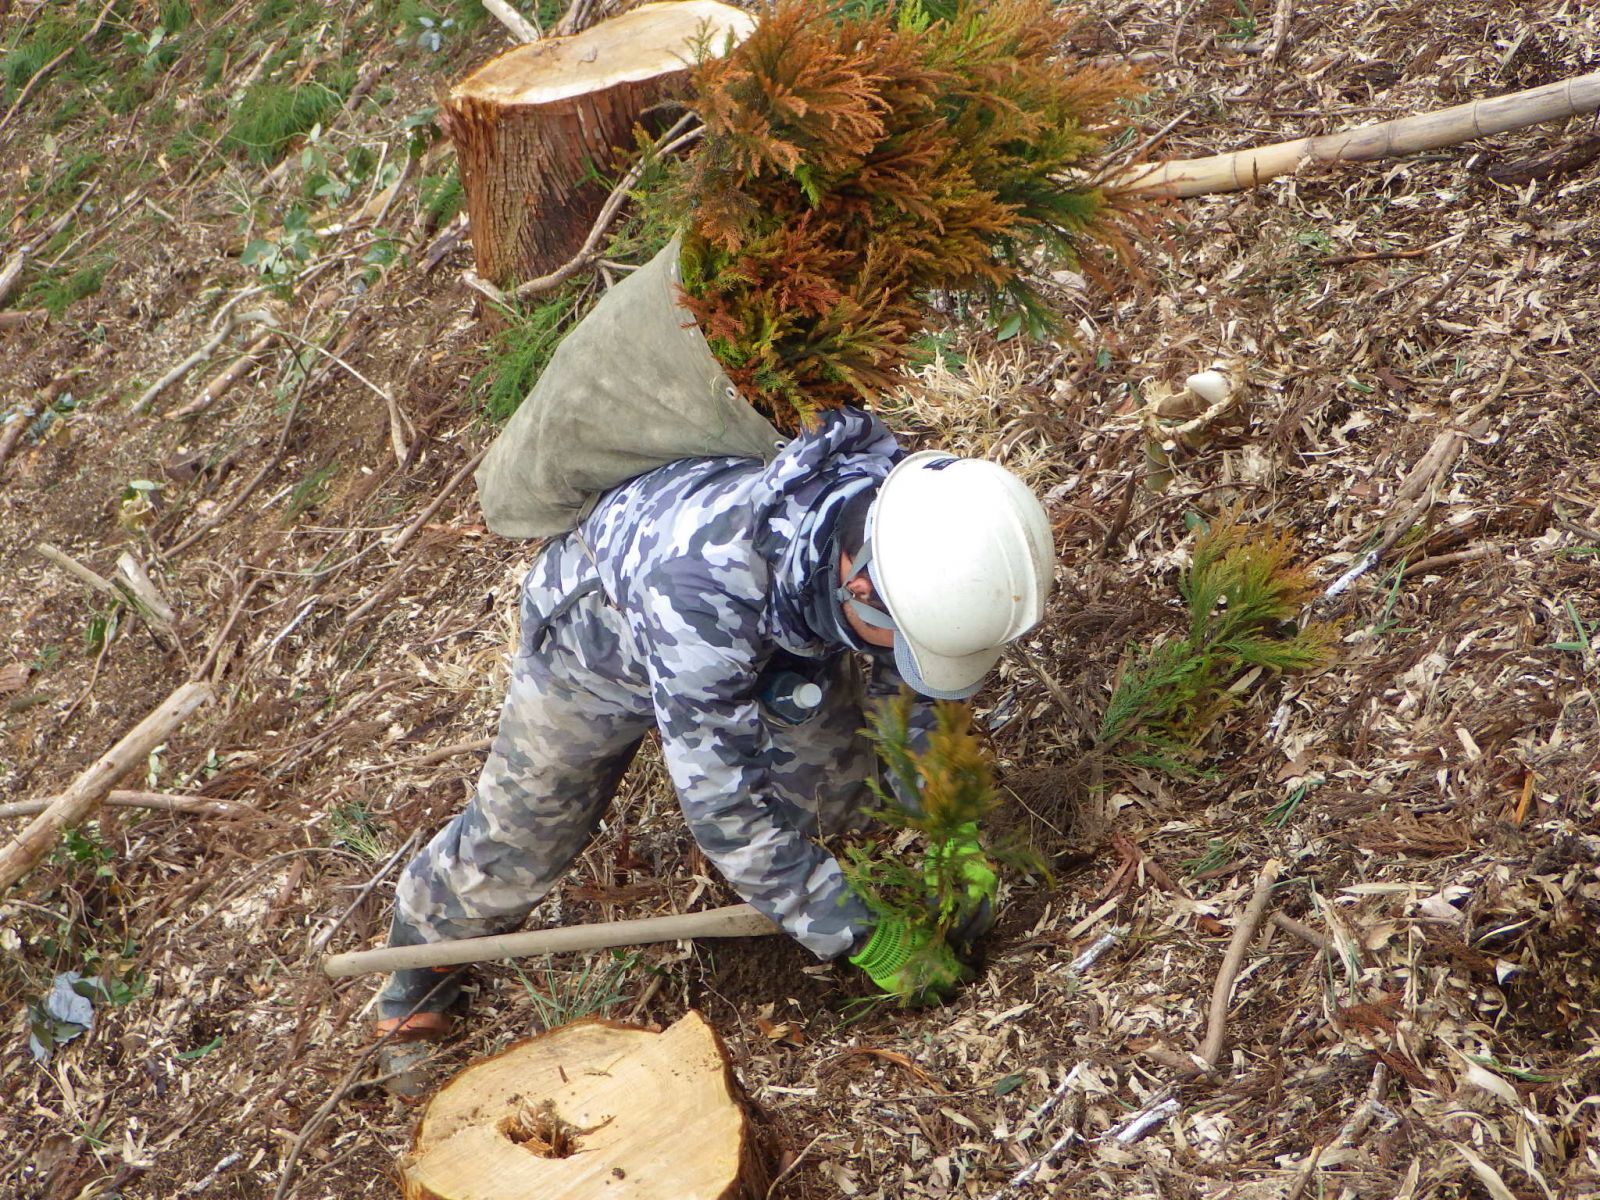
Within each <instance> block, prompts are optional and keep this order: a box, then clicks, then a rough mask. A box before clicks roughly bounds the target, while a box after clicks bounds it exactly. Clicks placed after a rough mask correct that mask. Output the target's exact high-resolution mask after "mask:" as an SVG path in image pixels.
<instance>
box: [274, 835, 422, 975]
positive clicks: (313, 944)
mask: <svg viewBox="0 0 1600 1200" xmlns="http://www.w3.org/2000/svg"><path fill="white" fill-rule="evenodd" d="M420 836H421V832H420V831H419V830H415V829H413V830H412V831H411V836H410V837H408V838H406V840H405V842H404V843H402V845H401V846H400V849H398V850H396V851H395V852H394V853H393V854H391V855H390V856H389V858H388V861H387V862H385V863H384V864H383V866H381V867H379V868H378V871H377V874H375V875H374V876H373V877H372V878H371V879H369V880H367V882H366V883H365V884H363V885H362V888H361V890H360V891H359V892H357V893H356V898H355V899H354V900H352V901H350V904H349V906H348V907H347V908H346V909H345V910H344V912H342V913H340V914H339V918H338V920H336V921H334V923H333V924H332V925H330V926H328V928H327V929H326V930H324V931H323V932H322V933H319V934H317V935H315V936H314V937H313V938H312V939H311V941H310V943H309V944H308V945H307V946H306V953H307V954H321V953H322V952H323V951H324V950H326V949H327V948H328V943H329V942H331V941H333V935H334V934H336V933H338V932H339V930H340V929H342V928H344V923H345V922H346V921H348V920H349V919H350V914H351V913H353V912H355V911H356V909H358V908H360V907H361V902H362V901H363V900H365V899H366V898H367V897H368V896H370V895H371V894H372V889H373V888H375V887H377V886H378V884H380V883H382V882H383V880H384V879H386V878H387V877H388V875H389V872H390V871H392V870H394V869H395V867H396V865H398V864H399V863H400V862H402V861H403V860H404V859H405V856H406V854H407V853H408V852H409V851H410V850H411V849H412V848H413V847H414V846H416V844H417V838H418V837H420ZM302 861H303V860H302Z"/></svg>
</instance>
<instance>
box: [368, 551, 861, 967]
mask: <svg viewBox="0 0 1600 1200" xmlns="http://www.w3.org/2000/svg"><path fill="white" fill-rule="evenodd" d="M564 549H565V547H563V546H562V545H561V544H559V543H558V544H557V545H555V546H552V547H551V548H550V550H549V551H547V553H546V554H545V555H544V556H542V559H541V562H540V563H536V564H535V566H534V568H533V570H532V571H530V572H529V575H528V578H527V581H526V582H525V583H524V585H523V595H522V605H521V618H522V632H521V638H520V645H519V647H518V652H517V654H516V656H515V658H514V659H513V661H512V666H511V679H510V683H509V685H508V688H507V691H506V699H505V704H504V707H503V708H502V709H501V713H500V727H499V732H498V734H497V736H496V737H495V740H494V745H493V748H492V749H491V751H490V754H489V758H488V761H487V762H486V763H485V764H484V768H483V773H482V775H481V776H480V777H479V780H478V789H477V794H476V796H475V797H474V798H473V800H472V801H471V802H470V803H469V804H468V805H467V807H466V808H465V809H464V810H463V811H462V812H461V813H460V814H459V815H458V816H457V817H456V818H455V819H454V820H453V821H451V822H450V824H449V825H447V826H446V827H445V828H444V829H442V830H441V831H440V832H439V834H438V835H437V836H436V837H435V838H434V839H433V841H432V842H430V843H429V844H428V846H427V847H426V848H425V849H424V850H423V851H422V852H421V854H419V855H418V856H417V858H416V859H414V860H413V861H412V862H411V864H410V865H409V866H408V867H407V868H406V871H405V874H404V875H403V876H402V878H401V881H400V885H399V887H398V889H397V892H396V896H395V922H394V929H393V932H392V933H391V938H390V940H391V942H395V943H397V944H398V943H416V942H423V941H428V942H432V941H439V940H443V939H450V938H467V937H480V936H484V935H487V934H493V933H505V932H509V931H511V930H513V929H516V928H518V927H519V926H520V925H521V924H522V923H523V921H524V920H526V918H527V916H528V914H529V913H530V912H531V911H532V910H533V908H534V907H535V905H537V904H538V902H539V901H540V900H541V899H542V898H543V897H544V896H545V895H546V894H547V893H548V892H549V891H550V890H551V889H552V888H553V887H554V886H555V885H556V883H557V882H558V881H559V880H560V879H561V877H562V876H563V875H564V874H566V872H567V870H568V868H569V867H570V866H571V864H572V862H573V860H574V859H575V858H576V857H577V856H578V854H579V853H580V852H581V851H582V850H583V848H584V846H585V845H587V843H588V842H589V840H590V838H591V837H592V836H593V835H594V833H595V830H596V828H597V826H598V824H599V822H600V819H601V817H602V815H603V814H604V812H605V810H606V807H607V805H608V803H609V802H610V800H611V798H612V796H613V795H614V794H615V792H616V790H617V787H618V785H619V784H620V783H621V781H622V777H623V774H624V772H626V771H627V769H628V765H629V763H630V762H632V760H633V757H634V753H635V751H637V750H638V748H639V744H640V742H641V741H642V739H643V738H644V736H645V735H646V733H648V732H649V731H650V729H652V728H653V727H654V725H655V713H654V708H653V706H652V703H651V698H650V683H649V680H648V677H647V672H646V669H645V661H644V659H643V657H642V656H641V654H640V653H639V652H638V650H637V648H636V647H635V645H634V642H633V639H632V637H631V635H630V632H629V630H628V627H627V624H626V621H625V619H624V617H623V615H622V613H620V612H619V611H618V610H617V609H616V608H614V607H612V606H611V605H610V604H609V603H608V602H607V601H606V599H605V597H604V595H603V594H602V593H601V592H600V591H598V590H594V591H589V592H587V593H586V594H575V589H574V587H573V579H574V572H573V570H572V564H571V562H568V563H567V564H566V565H565V569H562V567H561V565H560V564H559V563H554V564H553V563H551V562H549V561H546V560H549V559H550V558H551V556H552V554H554V555H556V556H558V557H559V556H560V555H561V554H562V552H563V550H564ZM576 591H577V592H579V593H581V591H582V589H581V586H580V587H579V588H578V589H576ZM546 614H556V615H554V616H547V615H546ZM817 682H819V683H821V684H822V686H823V692H824V698H823V702H822V706H821V709H820V711H819V712H818V713H817V714H815V715H814V716H812V717H811V718H810V719H809V720H808V721H806V722H805V723H803V724H801V725H797V726H787V725H783V724H781V723H779V722H777V721H775V720H773V719H771V718H770V717H768V716H767V715H766V714H763V720H764V721H765V722H766V724H767V727H768V734H769V740H770V747H771V755H770V760H769V765H768V770H767V772H766V776H767V779H768V782H769V787H768V789H767V794H766V795H765V796H763V797H760V798H756V797H752V798H751V803H752V804H762V803H764V804H766V805H768V806H771V807H775V808H778V809H781V814H774V815H781V816H782V818H784V820H785V822H786V823H787V824H788V825H790V826H792V827H793V828H794V829H796V830H798V831H799V832H800V833H801V834H803V835H804V836H806V837H809V838H817V837H820V836H826V835H831V834H834V833H837V832H839V831H841V830H843V829H847V828H851V827H854V826H855V825H857V824H859V822H860V814H861V812H862V811H863V809H865V808H868V807H870V800H871V797H870V794H869V792H868V790H867V788H866V781H867V779H868V778H869V773H870V772H873V771H874V770H875V769H876V765H875V764H876V756H875V755H874V753H873V750H872V747H871V743H870V742H869V741H868V740H867V738H866V737H865V735H864V734H862V732H861V729H862V726H863V725H864V724H865V720H864V717H863V713H862V706H863V702H864V698H865V693H864V687H863V680H862V675H861V671H860V668H859V667H858V665H857V664H856V663H855V661H854V660H853V658H852V657H851V656H850V655H848V654H841V655H839V656H838V657H837V658H836V659H835V660H834V661H833V662H832V663H830V664H828V665H827V666H826V667H825V668H824V671H823V675H822V678H819V679H818V680H817ZM696 832H697V836H699V837H700V838H701V839H702V843H703V844H704V843H705V839H706V837H707V836H708V835H707V833H706V832H705V831H704V830H699V829H697V831H696ZM713 836H714V835H713ZM705 849H706V851H707V853H708V854H711V855H712V856H713V857H717V856H718V855H720V856H721V857H723V858H724V859H726V858H727V857H728V856H729V855H738V854H747V855H751V856H758V855H761V854H763V853H764V851H763V850H762V849H760V848H758V847H748V846H745V847H736V846H720V847H714V846H712V845H710V844H705ZM750 865H751V866H753V867H755V868H757V869H759V868H761V867H762V866H763V864H762V863H760V862H753V863H751V864H750ZM766 882H767V883H770V885H771V888H772V890H773V891H774V893H775V894H778V893H782V892H783V891H784V890H785V889H791V890H792V889H804V888H806V887H807V886H808V884H809V881H808V880H805V879H796V880H783V879H770V880H768V881H766ZM751 899H752V901H753V902H755V903H756V904H757V907H760V908H762V909H763V910H764V911H765V910H766V908H767V906H766V905H764V904H763V903H761V900H760V899H759V898H757V897H751ZM769 915H772V914H771V913H769ZM852 920H854V921H856V922H857V923H859V922H860V920H861V914H860V912H859V911H856V912H847V911H842V910H841V911H840V913H839V915H838V917H837V918H836V919H834V918H832V917H825V918H823V920H822V921H821V922H813V926H815V925H818V924H820V925H836V926H837V928H814V927H813V928H809V929H808V930H807V935H806V936H803V937H801V940H802V941H803V942H804V943H805V944H806V945H808V946H809V947H810V948H811V949H812V950H813V951H814V952H817V953H818V954H819V955H822V956H824V957H830V956H832V955H833V954H837V953H840V952H842V951H843V950H844V949H847V948H848V947H849V944H850V941H851V940H852V938H853V937H855V936H856V934H857V932H858V931H857V930H855V929H853V928H851V926H850V922H851V921H852ZM797 936H798V935H797Z"/></svg>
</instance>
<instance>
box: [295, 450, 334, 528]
mask: <svg viewBox="0 0 1600 1200" xmlns="http://www.w3.org/2000/svg"><path fill="white" fill-rule="evenodd" d="M338 473H339V464H338V463H328V464H327V465H326V466H321V467H318V468H317V469H316V470H315V471H312V472H311V474H309V475H307V476H306V477H305V478H304V479H302V480H301V481H300V482H299V483H297V484H295V485H294V490H293V491H291V492H290V493H289V499H288V503H287V504H285V505H284V512H283V521H284V524H285V525H287V524H288V523H289V522H290V521H293V520H294V519H295V518H296V517H298V516H299V515H300V514H301V513H303V512H305V511H306V510H307V509H310V508H315V507H316V506H317V505H319V504H321V503H322V501H323V500H325V499H326V498H327V496H328V483H329V481H330V480H332V479H333V477H334V476H335V475H337V474H338Z"/></svg>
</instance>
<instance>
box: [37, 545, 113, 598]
mask: <svg viewBox="0 0 1600 1200" xmlns="http://www.w3.org/2000/svg"><path fill="white" fill-rule="evenodd" d="M34 550H35V551H36V552H37V553H38V555H39V557H41V558H46V559H49V560H50V561H51V562H53V563H55V565H56V566H58V567H60V568H61V569H62V570H63V571H65V572H66V573H67V574H68V575H71V576H72V577H73V578H74V579H76V580H78V581H80V582H82V583H86V584H88V585H89V586H90V587H92V588H93V589H94V590H95V591H97V592H104V593H105V594H106V595H108V596H110V597H111V598H112V599H113V600H119V601H120V600H123V599H125V597H124V596H123V594H122V593H121V592H120V591H119V590H118V589H117V585H116V584H114V583H112V582H111V581H110V580H109V579H107V578H106V577H105V576H104V575H101V574H99V573H98V572H95V571H92V570H90V569H89V568H88V567H86V566H84V565H83V564H82V563H81V562H79V561H78V560H77V559H75V558H73V557H72V556H71V555H70V554H67V553H65V552H64V551H62V550H58V549H57V548H56V547H54V546H52V545H51V544H50V543H49V542H40V543H39V544H38V545H37V546H35V547H34Z"/></svg>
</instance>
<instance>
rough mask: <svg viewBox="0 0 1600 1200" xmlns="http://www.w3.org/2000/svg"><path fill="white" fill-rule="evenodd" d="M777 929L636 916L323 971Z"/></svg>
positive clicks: (736, 916)
mask: <svg viewBox="0 0 1600 1200" xmlns="http://www.w3.org/2000/svg"><path fill="white" fill-rule="evenodd" d="M777 932H778V927H777V926H776V925H774V924H773V923H772V922H771V921H769V920H767V918H766V917H764V916H762V915H761V914H760V913H759V912H757V911H756V910H755V909H754V908H751V907H750V905H748V904H730V905H728V906H727V907H726V908H713V909H707V910H705V911H703V912H692V913H673V914H670V915H668V916H664V917H638V918H635V919H634V920H630V921H597V922H595V923H593V924H589V925H568V926H563V927H559V928H555V929H532V930H527V931H525V932H522V933H501V934H491V935H490V936H488V937H476V938H461V939H458V940H456V941H448V942H428V943H425V944H423V945H420V946H385V947H383V948H382V949H379V950H357V951H355V952H353V953H350V954H330V955H328V956H327V957H326V958H324V959H323V960H322V969H323V971H324V972H325V973H326V974H328V975H330V976H332V977H333V978H335V979H337V978H339V977H340V976H343V975H363V974H366V973H367V972H369V971H399V970H402V969H405V968H409V967H443V966H453V965H456V964H458V963H470V962H492V961H494V960H495V959H497V958H523V957H526V956H528V955H534V954H560V953H562V952H564V951H568V950H603V949H606V948H608V947H611V946H640V945H644V944H646V943H648V942H676V941H679V940H681V939H684V938H723V937H761V936H764V935H766V934H770V933H777Z"/></svg>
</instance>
